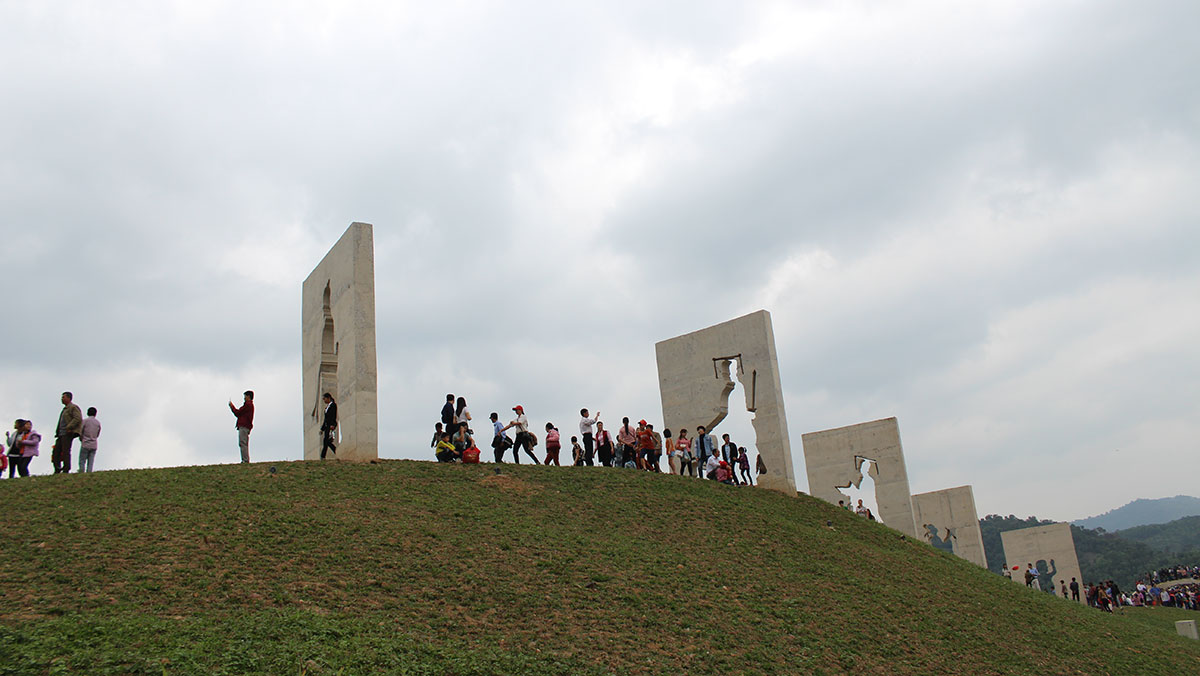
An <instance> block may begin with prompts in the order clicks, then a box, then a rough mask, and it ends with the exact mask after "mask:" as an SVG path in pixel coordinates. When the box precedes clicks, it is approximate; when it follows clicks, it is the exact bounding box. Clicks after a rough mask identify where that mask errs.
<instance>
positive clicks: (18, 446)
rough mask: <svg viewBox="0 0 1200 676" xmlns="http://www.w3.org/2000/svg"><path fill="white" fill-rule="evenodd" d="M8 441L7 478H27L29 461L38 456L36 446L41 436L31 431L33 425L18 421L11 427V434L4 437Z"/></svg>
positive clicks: (25, 421) (26, 421)
mask: <svg viewBox="0 0 1200 676" xmlns="http://www.w3.org/2000/svg"><path fill="white" fill-rule="evenodd" d="M6 440H7V441H8V460H9V463H8V478H9V479H11V478H13V476H14V475H18V474H19V475H20V476H29V461H30V460H33V457H34V456H35V455H37V454H38V444H40V443H41V442H42V435H40V434H38V433H37V432H35V431H33V423H32V422H31V421H29V420H20V419H18V420H17V421H16V423H15V424H14V425H13V431H12V433H11V434H8V435H6Z"/></svg>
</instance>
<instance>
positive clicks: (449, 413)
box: [442, 394, 458, 438]
mask: <svg viewBox="0 0 1200 676" xmlns="http://www.w3.org/2000/svg"><path fill="white" fill-rule="evenodd" d="M442 429H443V431H445V432H446V433H447V434H449V435H450V437H451V438H453V437H454V433H455V432H457V431H458V425H455V424H454V395H453V394H447V395H446V405H445V406H442Z"/></svg>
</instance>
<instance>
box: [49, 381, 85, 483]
mask: <svg viewBox="0 0 1200 676" xmlns="http://www.w3.org/2000/svg"><path fill="white" fill-rule="evenodd" d="M74 397H75V395H73V394H71V393H70V392H63V393H62V403H63V409H62V412H61V413H59V414H58V427H57V428H55V430H54V449H53V450H52V451H50V462H51V463H52V464H53V465H54V473H55V474H70V473H71V442H72V441H74V440H75V437H78V436H79V434H80V433H81V432H82V431H83V413H82V412H81V411H80V410H79V407H78V406H76V405H75V404H74V403H73V402H72V401H71V400H72V399H74Z"/></svg>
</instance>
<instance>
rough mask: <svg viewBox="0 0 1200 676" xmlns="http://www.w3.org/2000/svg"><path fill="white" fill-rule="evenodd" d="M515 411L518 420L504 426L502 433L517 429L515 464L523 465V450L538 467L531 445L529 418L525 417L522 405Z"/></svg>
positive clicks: (514, 446) (515, 408)
mask: <svg viewBox="0 0 1200 676" xmlns="http://www.w3.org/2000/svg"><path fill="white" fill-rule="evenodd" d="M513 411H514V412H515V413H516V414H517V418H516V420H513V421H512V422H510V423H508V424H507V425H505V426H504V429H502V430H500V431H501V432H505V431H507V430H508V429H509V428H510V427H515V428H517V438H516V439H515V440H514V441H513V462H515V463H517V464H518V465H519V464H521V449H522V448H523V449H525V453H526V454H528V455H529V458H530V459H531V460H533V464H535V465H537V464H539V463H538V459H537V456H536V455H534V454H533V450H532V449H531V448H530V444H529V418H526V417H525V408H524V407H523V406H521V405H520V404H517V405H516V406H513Z"/></svg>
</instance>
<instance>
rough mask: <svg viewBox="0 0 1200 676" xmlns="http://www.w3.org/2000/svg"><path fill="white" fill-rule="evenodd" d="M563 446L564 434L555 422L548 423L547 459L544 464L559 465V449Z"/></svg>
mask: <svg viewBox="0 0 1200 676" xmlns="http://www.w3.org/2000/svg"><path fill="white" fill-rule="evenodd" d="M561 448H562V436H561V435H559V432H558V428H557V427H555V426H554V423H546V459H545V460H544V461H543V462H542V464H543V465H549V464H550V463H551V462H553V463H554V466H555V467H558V466H559V464H558V451H559V449H561Z"/></svg>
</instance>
